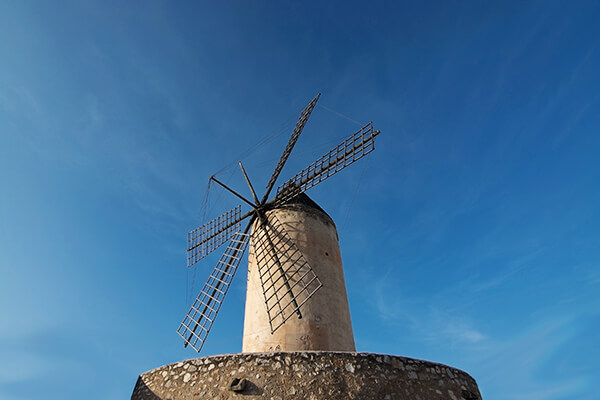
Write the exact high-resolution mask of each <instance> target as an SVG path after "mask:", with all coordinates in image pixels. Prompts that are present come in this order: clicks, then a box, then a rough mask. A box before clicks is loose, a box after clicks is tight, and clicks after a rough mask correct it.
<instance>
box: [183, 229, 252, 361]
mask: <svg viewBox="0 0 600 400" xmlns="http://www.w3.org/2000/svg"><path fill="white" fill-rule="evenodd" d="M247 246H248V235H247V234H246V233H240V232H236V233H235V234H234V235H233V237H232V238H231V242H230V243H229V245H228V246H227V248H226V249H225V252H224V253H223V255H222V256H221V259H220V260H219V262H218V263H217V266H216V267H215V269H214V270H213V272H212V273H211V274H210V277H209V278H208V280H207V281H206V283H205V284H204V287H203V288H202V290H201V291H200V294H198V297H197V298H196V300H195V301H194V304H192V307H191V308H190V310H189V311H188V313H187V314H186V316H185V318H184V319H183V322H182V323H181V325H180V326H179V328H178V329H177V333H178V334H179V336H181V337H182V338H183V340H184V341H185V344H184V347H187V346H188V345H189V346H191V347H192V348H193V349H194V350H196V351H197V352H200V349H202V346H203V345H204V342H205V341H206V337H207V336H208V333H209V332H210V328H211V327H212V324H213V322H214V321H215V318H216V316H217V313H218V312H219V309H220V308H221V304H222V303H223V300H224V299H225V295H226V294H227V290H228V289H229V284H230V283H231V281H232V279H233V277H234V275H235V272H236V271H237V268H238V266H239V264H240V260H241V259H242V256H243V255H244V251H245V250H246V247H247Z"/></svg>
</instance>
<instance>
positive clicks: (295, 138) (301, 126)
mask: <svg viewBox="0 0 600 400" xmlns="http://www.w3.org/2000/svg"><path fill="white" fill-rule="evenodd" d="M319 97H321V93H319V94H317V95H316V96H315V98H314V99H312V100H311V101H310V103H308V105H307V106H306V107H305V108H304V110H302V112H301V113H300V118H298V122H296V127H295V128H294V131H293V132H292V136H291V137H290V140H289V141H288V144H287V146H285V149H284V150H283V154H282V155H281V158H280V159H279V162H278V163H277V166H276V167H275V170H274V171H273V175H271V179H269V183H267V191H266V192H265V196H264V198H263V202H264V201H265V200H267V198H268V197H269V194H270V193H271V189H273V186H274V185H275V182H276V181H277V178H278V177H279V174H280V173H281V170H282V169H283V166H284V165H285V162H286V161H287V159H288V157H289V156H290V154H291V153H292V149H293V148H294V145H295V144H296V142H297V141H298V138H299V137H300V134H301V133H302V130H303V129H304V125H306V121H308V117H310V114H311V113H312V110H313V109H314V108H315V105H316V104H317V101H318V100H319Z"/></svg>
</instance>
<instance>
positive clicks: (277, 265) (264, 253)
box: [251, 215, 323, 333]
mask: <svg viewBox="0 0 600 400" xmlns="http://www.w3.org/2000/svg"><path fill="white" fill-rule="evenodd" d="M255 228H256V229H254V231H253V232H252V236H251V240H252V248H253V250H254V256H255V258H256V264H257V266H258V273H259V277H260V282H261V285H262V290H263V295H264V298H265V304H266V308H267V314H268V317H269V324H270V325H271V333H274V332H275V331H276V330H277V329H278V328H279V327H280V326H281V325H283V324H284V323H285V322H286V321H287V320H288V319H289V318H291V317H292V316H293V315H294V314H297V313H298V312H299V310H300V307H302V305H303V304H304V303H306V301H307V300H308V299H310V298H311V297H312V296H313V295H314V294H315V293H316V292H317V290H319V289H320V288H321V287H322V286H323V284H322V283H321V281H320V280H319V278H318V277H317V275H316V274H315V272H314V271H313V269H312V267H311V266H310V264H309V263H308V261H307V260H306V258H305V257H304V255H303V254H302V252H301V251H300V249H299V248H298V247H297V246H296V244H295V243H294V242H293V240H292V238H291V237H290V236H289V235H288V234H287V232H286V231H285V227H284V226H283V224H282V223H281V222H280V221H279V219H278V218H277V217H275V216H274V215H271V216H269V217H268V220H266V218H265V220H264V223H263V226H262V227H261V226H257V227H255Z"/></svg>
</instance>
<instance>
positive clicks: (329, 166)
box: [275, 122, 379, 205]
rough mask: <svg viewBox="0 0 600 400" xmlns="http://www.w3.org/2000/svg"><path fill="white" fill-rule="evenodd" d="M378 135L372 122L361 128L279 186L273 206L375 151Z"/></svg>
mask: <svg viewBox="0 0 600 400" xmlns="http://www.w3.org/2000/svg"><path fill="white" fill-rule="evenodd" d="M378 134H379V131H373V122H369V123H368V124H366V125H365V126H363V127H362V128H361V129H360V130H359V131H357V132H355V133H354V134H352V135H351V136H350V137H349V138H348V139H346V140H344V141H343V142H342V143H340V144H339V145H337V146H336V147H334V148H333V149H332V150H330V151H329V152H328V153H327V154H325V155H324V156H323V157H321V158H319V159H318V160H317V161H315V162H314V163H312V164H311V165H309V166H308V167H306V168H304V169H303V170H302V171H300V172H299V173H297V174H296V175H295V176H294V177H293V178H291V179H290V180H288V181H287V182H286V183H284V184H283V185H281V186H279V187H278V188H277V195H276V196H275V204H277V205H280V204H283V203H285V202H286V201H288V200H290V199H292V198H294V197H295V196H297V195H299V194H300V193H303V192H305V191H306V190H308V189H310V188H312V187H313V186H315V185H317V184H319V183H321V182H323V181H324V180H325V179H327V178H329V177H330V176H332V175H334V174H336V173H337V172H339V171H341V170H342V169H344V168H346V167H347V166H349V165H350V164H352V163H354V162H356V161H358V160H360V159H361V158H363V157H364V156H366V155H367V154H369V153H370V152H372V151H373V150H375V136H377V135H378Z"/></svg>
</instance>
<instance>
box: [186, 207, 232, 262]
mask: <svg viewBox="0 0 600 400" xmlns="http://www.w3.org/2000/svg"><path fill="white" fill-rule="evenodd" d="M241 212H242V207H241V206H237V207H235V208H233V209H232V210H229V211H227V212H226V213H225V214H223V215H221V216H219V217H217V218H215V219H213V220H212V221H210V222H208V223H206V224H204V225H202V226H201V227H199V228H196V229H194V230H193V231H191V232H189V233H188V248H187V266H188V268H189V267H191V266H192V265H194V264H196V263H197V262H198V261H200V260H202V259H203V258H204V257H206V256H207V255H209V254H210V253H212V252H213V251H215V250H216V249H217V248H219V247H220V246H221V245H223V244H224V243H225V242H227V241H228V240H229V239H230V238H231V237H232V236H233V234H234V233H235V232H239V231H240V227H241V221H242V220H243V218H242V216H241Z"/></svg>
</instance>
